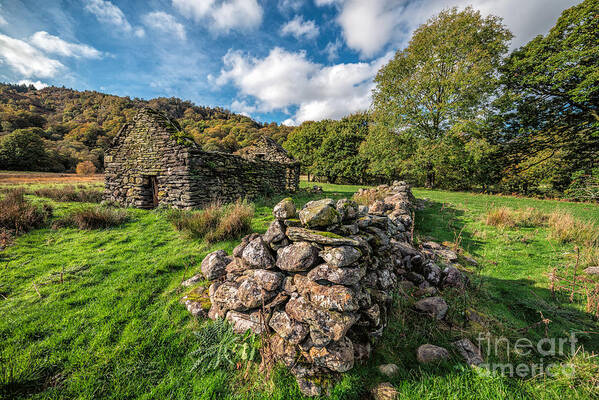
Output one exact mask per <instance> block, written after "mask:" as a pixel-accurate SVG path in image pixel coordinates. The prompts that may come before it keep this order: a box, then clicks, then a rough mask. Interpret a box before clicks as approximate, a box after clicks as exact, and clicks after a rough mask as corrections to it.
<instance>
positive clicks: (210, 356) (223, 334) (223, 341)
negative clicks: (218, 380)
mask: <svg viewBox="0 0 599 400" xmlns="http://www.w3.org/2000/svg"><path fill="white" fill-rule="evenodd" d="M194 334H195V336H196V338H197V341H198V348H197V350H195V351H193V352H192V353H191V354H190V356H191V357H192V358H195V362H194V364H193V367H192V370H199V371H200V372H202V373H204V372H208V371H214V370H217V369H227V368H232V367H235V366H236V365H237V363H239V362H248V361H253V360H254V359H255V358H256V356H257V353H258V349H259V347H260V341H259V339H258V337H257V336H256V335H254V334H252V333H251V332H250V331H248V332H246V333H245V334H244V335H237V334H235V332H233V328H232V327H231V325H230V324H229V323H228V322H226V321H224V320H221V319H217V320H216V321H213V322H212V321H210V322H208V323H206V324H204V325H203V326H202V327H201V328H200V330H199V331H197V332H194Z"/></svg>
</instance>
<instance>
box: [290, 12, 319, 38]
mask: <svg viewBox="0 0 599 400" xmlns="http://www.w3.org/2000/svg"><path fill="white" fill-rule="evenodd" d="M318 33H319V29H318V27H317V26H316V24H315V23H314V21H304V18H303V17H302V16H301V15H298V16H296V17H295V18H293V19H292V20H291V21H289V22H287V23H286V24H285V25H283V27H281V34H282V35H293V36H295V38H296V39H298V40H299V39H300V38H301V37H302V36H305V37H306V38H307V39H314V38H315V37H316V36H318Z"/></svg>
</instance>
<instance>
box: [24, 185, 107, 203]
mask: <svg viewBox="0 0 599 400" xmlns="http://www.w3.org/2000/svg"><path fill="white" fill-rule="evenodd" d="M33 194H35V195H36V196H39V197H46V198H49V199H52V200H55V201H59V202H64V201H73V202H81V203H99V202H101V201H102V191H101V190H97V189H86V188H79V189H77V188H76V187H75V186H72V185H70V186H63V187H46V188H42V189H37V190H35V191H33Z"/></svg>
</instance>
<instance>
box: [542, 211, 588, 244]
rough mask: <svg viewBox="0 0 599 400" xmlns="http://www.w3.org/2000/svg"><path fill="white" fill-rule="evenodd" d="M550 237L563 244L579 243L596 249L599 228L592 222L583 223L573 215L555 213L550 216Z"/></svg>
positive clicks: (561, 212)
mask: <svg viewBox="0 0 599 400" xmlns="http://www.w3.org/2000/svg"><path fill="white" fill-rule="evenodd" d="M548 225H549V231H550V233H549V236H550V237H551V238H553V239H555V240H557V241H559V242H561V243H577V244H580V245H584V246H589V247H594V246H598V245H599V226H597V225H596V224H594V223H593V222H592V221H581V220H579V219H576V218H574V217H573V216H572V214H569V213H566V212H563V211H554V212H552V213H551V214H550V215H549V218H548Z"/></svg>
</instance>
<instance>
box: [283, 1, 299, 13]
mask: <svg viewBox="0 0 599 400" xmlns="http://www.w3.org/2000/svg"><path fill="white" fill-rule="evenodd" d="M303 4H304V0H279V3H278V4H277V8H278V9H279V11H280V12H282V13H288V12H291V11H294V12H298V11H299V9H300V8H302V5H303Z"/></svg>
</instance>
